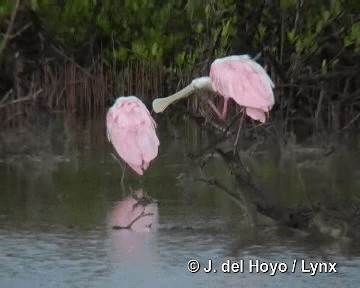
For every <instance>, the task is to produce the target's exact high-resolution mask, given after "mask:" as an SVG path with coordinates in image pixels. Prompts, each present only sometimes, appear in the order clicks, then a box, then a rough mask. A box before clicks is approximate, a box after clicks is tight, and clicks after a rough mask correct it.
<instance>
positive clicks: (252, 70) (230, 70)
mask: <svg viewBox="0 0 360 288" xmlns="http://www.w3.org/2000/svg"><path fill="white" fill-rule="evenodd" d="M209 76H210V79H211V83H212V88H213V90H214V91H215V92H217V93H219V94H221V95H222V96H223V97H224V98H225V103H226V104H225V105H227V101H228V99H229V98H232V99H234V101H235V102H236V103H237V104H239V105H240V106H243V107H245V109H246V110H245V111H246V114H247V115H248V116H249V117H251V118H252V119H254V120H259V121H260V122H265V120H266V113H267V112H269V111H270V109H271V108H272V106H273V105H274V103H275V100H274V94H273V91H272V88H273V87H274V84H273V82H272V81H271V79H270V77H269V76H268V74H267V73H266V71H265V70H264V69H263V68H262V67H261V66H260V65H259V64H258V63H256V62H255V61H253V60H251V59H250V57H249V56H248V55H241V56H229V57H224V58H220V59H217V60H215V61H214V62H213V63H212V65H211V68H210V75H209ZM225 105H224V107H225ZM225 109H226V107H225ZM224 112H225V113H226V110H225V111H224ZM225 113H223V115H224V114H225Z"/></svg>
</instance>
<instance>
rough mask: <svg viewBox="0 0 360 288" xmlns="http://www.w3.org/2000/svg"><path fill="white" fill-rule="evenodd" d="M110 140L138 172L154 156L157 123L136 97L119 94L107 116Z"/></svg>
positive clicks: (156, 144)
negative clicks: (120, 95)
mask: <svg viewBox="0 0 360 288" xmlns="http://www.w3.org/2000/svg"><path fill="white" fill-rule="evenodd" d="M106 125H107V133H108V138H109V141H110V142H111V143H112V144H113V146H114V148H115V150H116V152H117V153H118V154H119V156H120V157H121V158H122V159H123V160H124V161H125V162H126V163H127V164H129V166H130V167H131V168H132V169H133V170H134V171H135V172H136V173H138V174H139V175H143V172H144V171H145V170H146V169H147V168H148V166H149V164H150V161H152V160H153V159H155V158H156V156H157V154H158V146H159V144H160V142H159V139H158V137H157V135H156V131H155V128H156V123H155V121H154V119H153V118H152V117H151V115H150V112H149V110H148V109H147V108H146V106H145V105H144V103H142V102H141V101H140V100H139V99H138V98H136V97H135V96H129V97H119V98H118V99H117V100H116V102H115V103H114V105H113V106H112V107H111V108H110V109H109V111H108V113H107V116H106Z"/></svg>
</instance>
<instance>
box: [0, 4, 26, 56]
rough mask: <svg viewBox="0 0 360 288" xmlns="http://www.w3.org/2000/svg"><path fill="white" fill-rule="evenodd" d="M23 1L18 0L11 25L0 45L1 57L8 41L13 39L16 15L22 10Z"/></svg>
mask: <svg viewBox="0 0 360 288" xmlns="http://www.w3.org/2000/svg"><path fill="white" fill-rule="evenodd" d="M21 2H22V0H16V3H15V7H14V9H13V11H12V14H11V18H10V23H9V26H8V28H7V30H6V32H5V35H4V41H3V42H2V43H1V46H0V58H1V54H2V53H3V52H4V50H5V49H6V47H7V45H8V43H9V41H10V39H11V35H12V32H13V30H14V26H15V20H16V15H17V14H18V12H19V10H20V5H21Z"/></svg>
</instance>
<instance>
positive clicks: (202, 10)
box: [0, 0, 360, 134]
mask: <svg viewBox="0 0 360 288" xmlns="http://www.w3.org/2000/svg"><path fill="white" fill-rule="evenodd" d="M359 6H360V5H359V4H358V1H345V0H344V1H337V0H327V1H325V0H323V1H302V0H299V1H295V0H278V1H232V0H221V1H213V0H208V1H201V0H188V1H182V0H170V1H166V2H163V1H157V0H122V1H111V0H104V1H97V0H96V1H87V0H81V1H56V0H52V1H51V0H33V1H26V0H16V1H15V0H14V1H10V0H5V1H4V0H3V1H2V2H1V4H0V19H1V20H0V31H1V33H2V37H1V38H0V41H1V42H0V65H1V70H0V71H1V72H0V120H1V124H2V126H4V125H6V126H8V125H10V126H13V125H18V124H19V123H21V122H22V121H23V120H24V119H28V118H29V117H31V116H32V115H36V114H37V112H39V111H48V112H59V111H62V112H69V113H74V114H77V115H79V116H87V117H88V116H90V117H95V116H99V115H101V116H103V114H104V113H105V111H106V109H107V108H108V107H109V105H111V103H112V101H113V99H114V97H117V96H119V95H132V94H135V95H137V96H140V97H142V98H143V99H147V101H149V102H150V100H151V99H153V98H156V97H159V96H167V95H168V94H170V93H173V92H175V91H176V90H178V89H179V88H180V87H181V86H183V85H185V84H187V82H188V81H189V79H191V78H192V77H195V76H200V75H206V74H207V73H208V69H209V64H210V63H211V62H212V61H213V60H214V59H215V58H216V57H221V56H225V55H230V54H249V55H251V56H252V57H254V56H256V55H259V53H260V57H259V59H258V61H259V62H260V63H261V64H262V65H264V66H265V67H266V69H267V71H268V72H269V74H270V76H271V78H272V79H273V81H274V82H275V85H276V89H275V93H276V100H277V104H276V106H275V107H274V109H273V112H272V113H271V119H273V120H274V119H277V120H279V121H278V122H279V123H281V129H282V130H283V131H284V132H289V131H295V132H296V133H299V134H301V133H303V134H308V133H313V132H322V131H326V132H339V131H343V130H347V129H354V128H356V127H358V126H359V119H360V93H359V92H360V87H359V77H360V22H359V20H360V19H359V18H360V16H359V15H360V14H359V11H360V10H359ZM188 101H190V102H196V103H194V105H188V107H193V108H194V107H195V108H196V109H195V108H194V109H192V112H193V113H197V112H198V110H199V107H205V105H202V98H200V99H197V98H196V97H192V98H191V99H190V100H188ZM198 101H199V103H200V105H198V104H199V103H198ZM204 103H205V102H204Z"/></svg>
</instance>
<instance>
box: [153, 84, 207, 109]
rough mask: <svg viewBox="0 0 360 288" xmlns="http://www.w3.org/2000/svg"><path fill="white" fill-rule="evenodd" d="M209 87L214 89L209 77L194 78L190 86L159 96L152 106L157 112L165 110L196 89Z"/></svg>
mask: <svg viewBox="0 0 360 288" xmlns="http://www.w3.org/2000/svg"><path fill="white" fill-rule="evenodd" d="M200 89H209V90H212V84H211V80H210V78H209V77H200V78H196V79H194V80H193V81H192V82H191V83H190V84H189V85H188V86H186V87H185V88H183V89H181V90H180V91H178V92H176V93H174V94H172V95H170V96H168V97H165V98H157V99H155V100H154V101H153V102H152V107H153V109H154V112H155V113H161V112H163V111H164V110H165V109H166V108H167V107H168V106H169V105H170V104H172V103H173V102H175V101H177V100H179V99H182V98H186V97H188V96H189V95H190V94H192V93H193V92H194V91H196V90H200Z"/></svg>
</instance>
